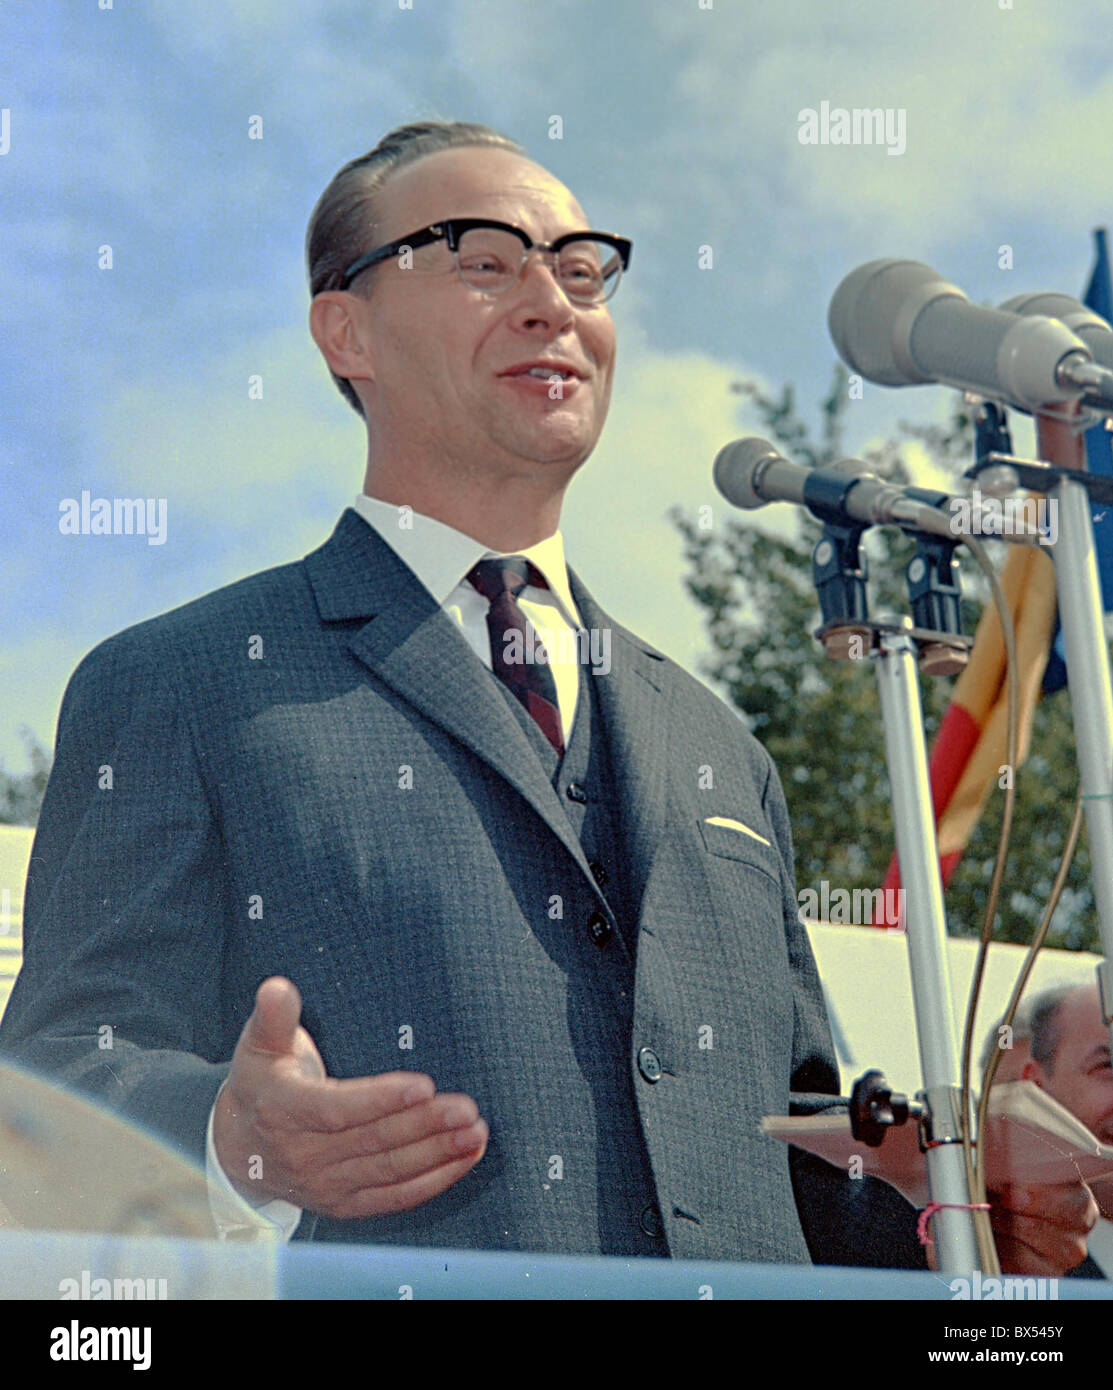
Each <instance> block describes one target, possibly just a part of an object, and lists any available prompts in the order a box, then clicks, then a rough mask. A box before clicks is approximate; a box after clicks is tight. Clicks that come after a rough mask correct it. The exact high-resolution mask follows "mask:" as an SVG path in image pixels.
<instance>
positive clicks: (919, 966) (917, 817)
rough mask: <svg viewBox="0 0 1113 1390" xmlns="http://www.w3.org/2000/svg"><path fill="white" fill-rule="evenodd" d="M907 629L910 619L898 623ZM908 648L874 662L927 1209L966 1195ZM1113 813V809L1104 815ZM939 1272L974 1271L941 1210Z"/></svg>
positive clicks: (905, 639)
mask: <svg viewBox="0 0 1113 1390" xmlns="http://www.w3.org/2000/svg"><path fill="white" fill-rule="evenodd" d="M903 623H904V625H905V626H907V627H908V628H909V629H911V627H912V623H911V620H910V619H907V618H905V619H904V620H903ZM916 651H917V649H916V644H915V642H914V641H913V639H912V637H911V636H910V635H907V634H905V633H902V632H883V633H882V634H881V641H880V652H879V654H878V655H877V656H876V658H875V659H876V661H877V683H878V690H879V693H880V696H881V717H882V722H883V725H884V730H885V756H886V761H887V763H888V767H889V782H890V789H891V795H892V802H893V824H894V830H895V835H896V843H897V856H898V858H899V861H900V875H901V884H902V887H903V888H904V889H905V903H906V904H907V910H906V913H905V929H906V939H907V941H908V963H909V969H910V972H911V976H912V996H913V1001H914V1004H915V1010H916V1032H917V1035H918V1038H919V1045H920V1062H921V1067H922V1070H923V1078H924V1091H925V1094H926V1098H927V1103H928V1108H929V1111H930V1115H931V1140H932V1147H931V1148H929V1149H928V1152H927V1170H928V1186H929V1188H930V1191H931V1199H932V1201H933V1202H945V1203H947V1204H948V1205H949V1206H954V1207H967V1206H969V1204H970V1200H971V1199H970V1192H969V1189H968V1187H967V1182H966V1167H965V1163H964V1160H963V1153H962V1143H961V1132H962V1131H961V1126H962V1125H963V1123H965V1124H966V1125H967V1127H969V1124H970V1119H969V1117H968V1116H963V1114H962V1089H961V1086H960V1084H959V1080H960V1076H959V1058H958V1046H957V1043H956V1040H955V1030H954V1009H953V1007H952V1002H951V980H950V973H949V970H948V967H947V951H946V941H947V931H946V922H945V918H944V915H943V888H942V884H941V882H940V878H939V855H938V850H937V847H936V840H935V817H934V814H933V812H932V805H931V787H930V783H929V780H928V765H927V752H926V750H925V748H924V734H923V727H924V726H923V711H922V709H921V706H920V687H919V684H918V681H917V675H916ZM1110 810H1111V811H1113V806H1111V807H1110ZM933 1221H934V1229H935V1235H936V1249H937V1252H938V1260H939V1268H940V1270H942V1271H943V1272H946V1273H956V1274H970V1273H971V1272H972V1271H973V1270H975V1269H978V1268H980V1261H979V1258H978V1242H977V1236H976V1234H975V1228H974V1213H973V1212H972V1211H962V1210H944V1211H939V1212H936V1214H935V1216H934V1217H933Z"/></svg>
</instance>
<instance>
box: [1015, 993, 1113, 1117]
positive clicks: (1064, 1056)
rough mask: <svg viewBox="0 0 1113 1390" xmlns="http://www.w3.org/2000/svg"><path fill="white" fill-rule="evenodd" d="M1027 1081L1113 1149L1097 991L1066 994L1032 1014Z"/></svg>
mask: <svg viewBox="0 0 1113 1390" xmlns="http://www.w3.org/2000/svg"><path fill="white" fill-rule="evenodd" d="M1023 1076H1024V1078H1025V1079H1026V1080H1029V1081H1034V1082H1035V1083H1036V1085H1037V1086H1041V1087H1043V1089H1044V1090H1046V1091H1047V1092H1048V1094H1049V1095H1051V1096H1053V1097H1054V1099H1055V1100H1057V1101H1058V1102H1059V1103H1060V1105H1063V1106H1065V1107H1066V1108H1067V1109H1068V1110H1069V1111H1070V1112H1071V1114H1072V1115H1075V1116H1076V1117H1077V1118H1078V1119H1079V1120H1081V1121H1082V1123H1083V1124H1084V1125H1085V1126H1086V1128H1087V1129H1089V1130H1090V1131H1091V1133H1093V1134H1095V1135H1096V1136H1097V1137H1098V1138H1099V1139H1100V1140H1102V1142H1103V1143H1106V1144H1113V1065H1111V1063H1110V1052H1109V1030H1108V1028H1107V1027H1106V1026H1105V1023H1104V1021H1103V1019H1102V1015H1101V1002H1100V997H1099V994H1098V987H1097V985H1096V984H1093V985H1081V986H1079V987H1077V988H1075V989H1069V990H1066V991H1065V992H1063V993H1062V994H1061V995H1060V997H1059V998H1058V1001H1057V1002H1055V1003H1054V1005H1053V1007H1051V1008H1049V1009H1046V1010H1043V1011H1041V1010H1040V1009H1039V1007H1038V1001H1037V1007H1036V1009H1035V1010H1034V1011H1033V1014H1032V1056H1031V1059H1030V1060H1029V1061H1028V1062H1027V1063H1026V1065H1025V1067H1024V1070H1023Z"/></svg>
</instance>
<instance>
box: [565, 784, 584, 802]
mask: <svg viewBox="0 0 1113 1390" xmlns="http://www.w3.org/2000/svg"><path fill="white" fill-rule="evenodd" d="M565 796H567V798H568V800H569V801H580V802H583V801H586V800H587V792H585V791H584V789H583V787H581V786H580V784H579V782H569V783H568V790H567V791H566V792H565Z"/></svg>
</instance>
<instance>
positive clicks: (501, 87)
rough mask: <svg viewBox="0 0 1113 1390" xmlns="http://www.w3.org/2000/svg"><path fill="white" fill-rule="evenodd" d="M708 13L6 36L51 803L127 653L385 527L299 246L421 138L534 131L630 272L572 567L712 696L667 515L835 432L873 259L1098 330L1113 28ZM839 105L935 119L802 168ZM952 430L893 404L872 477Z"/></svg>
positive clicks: (21, 551)
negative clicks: (752, 467)
mask: <svg viewBox="0 0 1113 1390" xmlns="http://www.w3.org/2000/svg"><path fill="white" fill-rule="evenodd" d="M99 3H100V4H102V5H103V4H107V3H108V0H99ZM706 5H707V0H704V7H701V5H700V3H699V0H640V3H634V0H617V2H616V0H608V3H605V4H604V3H602V2H601V0H594V3H593V2H592V0H412V8H402V7H401V6H400V5H399V4H398V3H397V0H298V3H286V4H273V3H267V2H266V0H146V3H142V4H141V3H139V2H138V0H113V4H112V7H111V8H109V9H101V8H99V7H98V0H36V3H34V4H27V3H19V0H8V2H7V3H0V108H3V109H6V110H7V112H8V121H9V127H8V128H9V138H10V148H9V149H8V150H7V153H5V154H3V155H2V156H0V236H2V238H3V243H2V244H3V255H2V257H0V505H2V508H3V517H4V523H5V524H4V539H3V561H2V568H3V575H4V581H5V582H4V583H3V585H2V586H0V689H2V690H3V691H4V706H3V716H2V718H0V760H3V761H4V762H5V763H6V764H7V765H8V767H9V768H10V769H17V770H18V769H21V768H22V767H23V756H22V750H21V745H20V742H19V738H18V730H19V728H20V726H22V725H26V726H29V727H30V728H31V729H32V730H33V732H34V733H35V734H36V735H37V736H38V737H39V738H40V739H41V740H42V741H43V742H46V743H49V742H51V740H52V738H53V729H54V722H55V719H56V716H57V709H58V704H59V701H60V699H61V694H62V690H63V689H64V685H65V681H66V679H67V677H68V675H69V673H70V672H71V671H72V669H73V667H74V666H75V665H76V663H77V661H78V660H79V659H80V658H81V656H82V655H83V654H84V653H85V652H86V651H88V650H89V648H91V647H92V646H94V645H95V644H96V643H97V642H98V641H100V640H101V639H103V638H104V637H106V636H108V635H109V634H110V633H112V632H115V631H118V630H119V629H121V628H123V627H125V626H128V625H129V624H131V623H134V622H137V621H140V620H142V619H144V618H147V617H150V616H151V615H153V614H155V613H158V612H161V611H163V610H165V609H167V608H170V607H173V606H175V605H177V604H179V603H182V602H185V601H186V600H188V599H190V598H192V597H194V596H196V595H197V594H200V593H202V592H205V591H206V590H209V589H212V588H215V587H217V586H218V585H220V584H223V583H226V582H228V581H230V580H232V579H234V578H237V577H239V576H241V575H243V574H246V573H248V572H250V571H252V570H255V569H260V568H263V567H264V566H266V565H270V564H275V563H281V562H283V561H285V560H287V559H291V558H296V557H297V556H299V555H302V554H304V553H305V552H307V551H308V550H310V549H312V548H313V547H315V546H316V545H317V544H319V543H320V541H321V540H323V539H324V537H325V536H326V535H327V534H328V532H329V531H330V530H331V527H332V525H333V524H334V521H335V519H336V517H337V515H338V514H339V512H340V510H341V509H342V507H343V506H344V505H345V504H346V503H347V502H348V500H349V499H350V497H351V496H352V494H354V493H355V492H356V491H357V490H358V487H359V485H360V482H361V479H362V472H363V457H364V439H363V434H362V430H361V427H360V424H359V422H358V420H357V418H356V416H355V415H354V413H352V412H351V410H350V409H349V408H348V407H347V406H346V405H345V404H344V403H343V401H342V400H341V398H340V396H339V395H338V394H337V393H336V392H335V390H334V388H333V386H332V384H331V382H330V381H329V378H328V375H327V373H326V371H325V368H324V366H323V364H322V363H321V361H320V359H319V357H318V356H317V353H316V349H315V347H314V345H313V343H312V340H311V339H310V337H309V333H308V329H307V327H306V309H307V295H306V290H305V283H304V272H303V268H302V244H303V237H304V230H305V224H306V220H307V218H308V215H309V212H310V210H311V208H312V206H313V204H314V202H315V201H316V198H317V196H318V195H319V193H320V191H321V190H322V188H323V187H324V186H325V184H326V183H327V182H328V180H329V178H330V177H331V176H332V174H333V173H334V172H335V170H336V169H337V168H338V167H339V166H340V165H341V164H342V163H344V162H345V161H346V160H347V159H349V158H351V157H352V156H354V155H356V154H359V153H362V152H363V151H364V150H366V149H368V148H370V147H371V146H372V145H373V144H374V143H375V142H376V141H377V140H378V139H379V137H380V136H381V135H382V134H383V133H384V132H385V131H386V130H388V129H389V128H390V127H391V126H393V125H397V124H399V123H401V122H403V121H405V120H410V119H414V118H418V117H422V116H430V115H435V116H441V117H453V118H460V119H468V120H478V121H483V122H486V123H488V124H491V125H493V126H495V127H496V128H498V129H501V130H504V131H506V132H507V133H508V134H510V135H512V136H514V137H515V138H517V139H518V140H520V141H521V142H522V143H523V144H525V145H526V147H527V148H528V149H529V151H530V152H531V154H532V155H533V156H534V158H536V159H537V160H538V161H539V162H541V163H543V164H545V165H547V166H548V167H549V168H551V169H552V170H553V172H554V173H556V174H557V175H558V176H559V177H560V178H562V179H563V180H564V181H565V182H566V183H568V184H569V186H570V187H571V188H572V189H573V191H574V192H575V193H576V195H577V196H578V198H579V200H580V202H581V203H582V204H583V205H584V206H585V208H586V209H587V211H588V214H589V216H590V218H591V220H592V222H593V223H594V225H596V226H599V227H604V228H608V229H611V230H615V231H619V232H622V233H623V234H625V235H627V236H630V237H631V238H632V239H633V241H634V246H635V250H634V260H633V264H632V267H631V273H630V275H629V277H628V278H627V279H626V280H625V281H624V283H623V286H622V289H621V291H620V293H619V296H618V298H617V299H616V300H615V302H614V306H613V308H614V314H615V319H616V322H617V325H618V332H619V344H620V349H619V369H618V376H617V379H616V386H615V396H614V403H613V405H612V411H611V418H610V421H609V423H608V426H607V429H606V431H605V432H604V435H603V439H602V441H601V443H600V445H599V447H598V449H597V450H596V453H595V455H594V456H593V458H592V459H591V460H590V461H589V462H588V464H587V465H586V466H585V468H584V470H583V471H582V473H581V475H580V476H579V477H578V478H577V480H576V481H575V483H574V484H573V487H572V489H571V490H570V493H569V498H568V503H567V506H566V510H565V522H564V532H565V538H566V544H567V548H568V554H569V558H570V561H571V563H572V564H573V565H574V566H575V567H576V568H577V569H578V570H579V572H580V573H581V574H582V575H583V577H584V578H585V580H586V581H587V583H588V584H589V586H590V587H592V589H593V590H594V592H595V593H596V596H597V598H598V599H599V600H600V602H602V603H603V605H604V606H605V607H607V608H609V609H610V610H611V611H612V612H613V613H614V615H615V617H617V618H618V619H619V620H621V621H623V622H625V623H627V624H628V625H629V626H632V627H634V628H635V629H637V630H639V631H640V632H642V633H643V634H644V635H645V636H646V637H648V638H649V639H650V640H652V641H654V642H656V643H658V644H659V645H660V646H661V647H663V648H664V649H665V650H666V651H668V652H669V653H670V654H671V655H673V656H675V657H676V658H677V659H678V660H680V661H681V662H683V663H684V664H685V665H687V666H689V667H690V668H694V667H695V665H696V663H697V662H698V660H699V656H700V653H701V652H702V651H703V650H704V649H705V643H704V638H703V633H702V629H701V626H700V619H699V613H698V611H697V610H696V608H695V607H694V606H693V605H692V604H691V603H690V601H689V600H688V599H687V598H686V597H685V595H684V593H683V591H682V589H681V576H682V572H683V564H682V557H681V546H680V542H679V539H678V537H677V536H676V534H675V532H674V530H673V528H672V527H671V525H670V524H669V523H668V522H667V520H666V519H665V514H666V512H667V510H668V508H669V506H670V505H672V504H674V503H679V504H681V505H683V506H685V507H696V506H698V505H700V504H702V503H704V502H711V503H713V504H714V505H715V506H716V508H718V505H719V504H718V502H717V499H716V497H715V494H714V493H713V490H712V487H711V483H710V465H711V461H712V459H713V457H714V454H715V452H716V450H717V449H718V448H719V447H720V446H721V445H722V444H723V443H725V442H726V441H727V440H729V439H730V438H732V437H734V436H735V435H738V434H743V433H748V432H752V431H753V429H754V428H755V426H756V421H755V420H754V419H753V418H750V419H747V417H746V416H745V414H744V413H743V412H742V410H741V408H740V405H739V398H738V397H737V396H736V395H732V394H731V393H730V391H729V389H728V387H729V383H730V382H731V381H732V380H734V379H736V378H737V377H739V376H740V375H749V376H755V377H759V378H761V379H762V380H764V381H765V382H767V383H769V384H771V385H779V384H780V383H781V382H782V381H784V380H788V379H791V380H793V381H795V382H796V383H797V386H798V388H799V392H800V399H801V401H802V402H805V403H810V402H812V401H813V400H816V399H818V397H819V396H820V394H821V392H822V391H823V389H824V388H825V386H826V384H827V382H828V380H829V375H830V370H831V364H832V362H833V359H834V351H833V349H832V347H831V345H830V342H829V339H828V337H827V332H826V310H827V304H828V301H829V299H830V295H831V292H832V291H833V289H834V287H835V286H836V284H837V283H838V282H839V280H840V279H841V278H842V276H843V275H845V274H846V273H847V272H848V271H849V270H851V269H853V267H855V266H856V265H858V264H860V263H861V262H863V261H865V260H869V259H871V258H873V257H876V256H882V255H894V256H909V257H911V258H914V259H917V260H923V261H927V262H928V263H929V264H931V265H934V266H936V267H937V268H938V269H939V270H940V271H942V272H943V273H944V274H945V275H946V276H947V277H948V278H950V279H953V280H955V281H956V282H957V283H958V284H960V285H961V286H962V287H963V288H964V289H965V290H966V291H967V293H969V294H970V296H971V298H973V299H975V300H981V301H987V302H993V303H999V302H1000V301H1001V300H1003V299H1005V298H1006V297H1008V296H1010V295H1012V294H1017V293H1020V292H1021V291H1024V290H1036V289H1061V290H1065V291H1067V292H1068V293H1071V294H1076V295H1077V294H1079V293H1080V291H1081V289H1082V286H1083V284H1084V282H1085V278H1086V276H1087V274H1088V271H1089V265H1090V259H1091V237H1090V232H1091V228H1092V227H1094V226H1095V225H1099V224H1105V223H1108V222H1109V221H1110V220H1113V208H1111V203H1113V178H1111V173H1113V144H1111V142H1110V139H1109V132H1110V131H1111V130H1113V61H1111V59H1113V52H1111V50H1113V35H1111V34H1110V31H1109V27H1108V25H1103V26H1102V27H1100V28H1099V27H1096V26H1095V24H1094V21H1093V18H1092V7H1091V6H1089V5H1086V4H1082V3H1080V2H1079V0H1055V3H1051V0H1042V2H1037V0H1015V8H1002V7H1001V3H1000V0H933V3H932V4H930V5H924V4H922V3H920V0H859V3H856V4H854V5H846V4H842V5H832V6H824V5H820V4H818V3H815V0H808V3H802V2H801V0H781V2H780V3H777V4H775V5H769V6H758V5H755V4H752V3H749V2H748V0H747V2H746V3H743V2H742V0H734V2H733V3H732V0H714V3H713V4H711V6H710V7H709V8H708V7H706ZM824 100H826V101H828V102H830V103H831V104H832V105H836V106H845V107H855V106H859V107H866V106H868V107H892V108H900V109H903V110H905V111H906V113H907V115H906V121H907V148H906V149H905V151H904V153H903V154H901V155H900V156H898V157H893V156H890V155H888V154H887V153H886V151H885V149H884V148H878V147H876V146H874V147H864V146H863V147H857V148H855V147H841V146H840V147H836V146H823V147H817V146H804V145H801V144H800V143H799V141H798V139H797V133H798V129H799V121H798V113H799V112H800V111H801V110H802V109H803V108H806V107H813V108H815V107H818V106H819V104H820V102H822V101H824ZM553 115H559V116H560V117H561V118H562V121H563V138H562V139H561V140H551V139H550V138H549V131H550V117H552V116H553ZM253 116H259V117H261V119H262V131H263V138H262V139H259V140H251V139H249V138H248V123H249V120H250V118H251V117H253ZM1002 244H1007V245H1009V246H1011V247H1012V248H1013V258H1014V268H1013V269H1012V270H1001V269H999V266H998V247H999V246H1001V245H1002ZM103 245H109V246H111V247H112V254H113V267H112V269H111V270H105V269H100V268H98V248H100V247H101V246H103ZM701 246H710V247H711V248H712V252H713V266H712V268H710V269H700V268H699V265H698V253H699V248H700V247H701ZM252 375H261V377H262V379H263V397H262V399H261V400H250V399H249V397H248V378H249V377H250V376H252ZM948 400H949V393H948V392H946V391H945V390H943V389H937V388H925V389H922V390H918V391H914V392H909V391H905V392H886V391H884V390H883V389H882V388H867V390H866V393H865V397H864V399H863V400H862V401H860V402H855V403H854V404H853V409H852V416H851V422H850V429H851V437H850V439H849V441H848V442H849V444H850V445H851V447H853V448H855V449H861V448H864V447H866V446H867V445H868V444H869V443H870V441H871V440H875V439H877V438H878V437H880V436H882V435H884V434H886V433H887V432H888V431H889V430H890V428H891V426H892V425H893V423H894V422H895V421H896V420H897V419H898V418H902V417H903V418H912V419H920V420H925V419H929V418H941V417H942V416H943V415H944V414H945V412H946V410H947V406H948ZM1018 442H1023V435H1021V436H1019V437H1018ZM84 489H88V490H89V491H90V492H91V493H92V494H93V495H94V496H98V495H99V496H108V497H112V496H126V497H137V496H144V497H165V498H166V499H167V515H168V533H167V540H166V543H165V544H164V545H161V546H149V545H147V544H146V542H145V540H144V539H143V538H142V537H137V536H130V537H129V536H114V537H98V536H66V535H62V534H61V533H60V532H59V527H58V518H59V503H60V501H61V500H62V499H63V498H66V497H77V496H79V495H80V493H81V491H82V490H84Z"/></svg>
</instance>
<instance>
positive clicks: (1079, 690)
mask: <svg viewBox="0 0 1113 1390" xmlns="http://www.w3.org/2000/svg"><path fill="white" fill-rule="evenodd" d="M1050 497H1051V500H1052V501H1053V502H1056V503H1058V512H1059V532H1058V535H1057V536H1056V538H1055V544H1054V545H1053V546H1052V555H1053V558H1054V560H1055V586H1056V590H1057V592H1058V596H1059V620H1060V622H1061V623H1062V627H1063V645H1064V646H1065V648H1066V657H1067V675H1068V687H1067V688H1068V689H1069V691H1070V702H1071V713H1072V715H1073V718H1074V737H1075V743H1076V744H1077V747H1078V772H1079V778H1080V781H1081V783H1082V795H1083V798H1084V807H1085V813H1086V832H1087V835H1088V837H1089V842H1090V878H1091V881H1092V883H1093V888H1094V903H1095V905H1096V907H1097V915H1098V931H1099V933H1100V935H1101V945H1102V952H1103V954H1104V957H1105V959H1104V960H1103V961H1102V963H1101V964H1100V965H1099V967H1098V980H1099V983H1100V985H1101V996H1102V1011H1103V1013H1104V1016H1105V1021H1106V1024H1107V1025H1109V1026H1110V1036H1111V1039H1113V691H1111V689H1110V678H1109V656H1108V649H1107V645H1106V640H1105V630H1104V627H1103V624H1102V607H1101V590H1100V588H1099V585H1098V570H1097V560H1096V558H1095V554H1094V530H1093V526H1092V524H1091V519H1090V495H1089V493H1088V492H1087V490H1086V488H1085V487H1084V486H1083V485H1082V484H1081V483H1076V482H1072V481H1071V480H1070V479H1069V478H1061V479H1060V481H1059V482H1058V483H1057V484H1056V486H1055V487H1054V488H1052V490H1051V493H1050Z"/></svg>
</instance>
